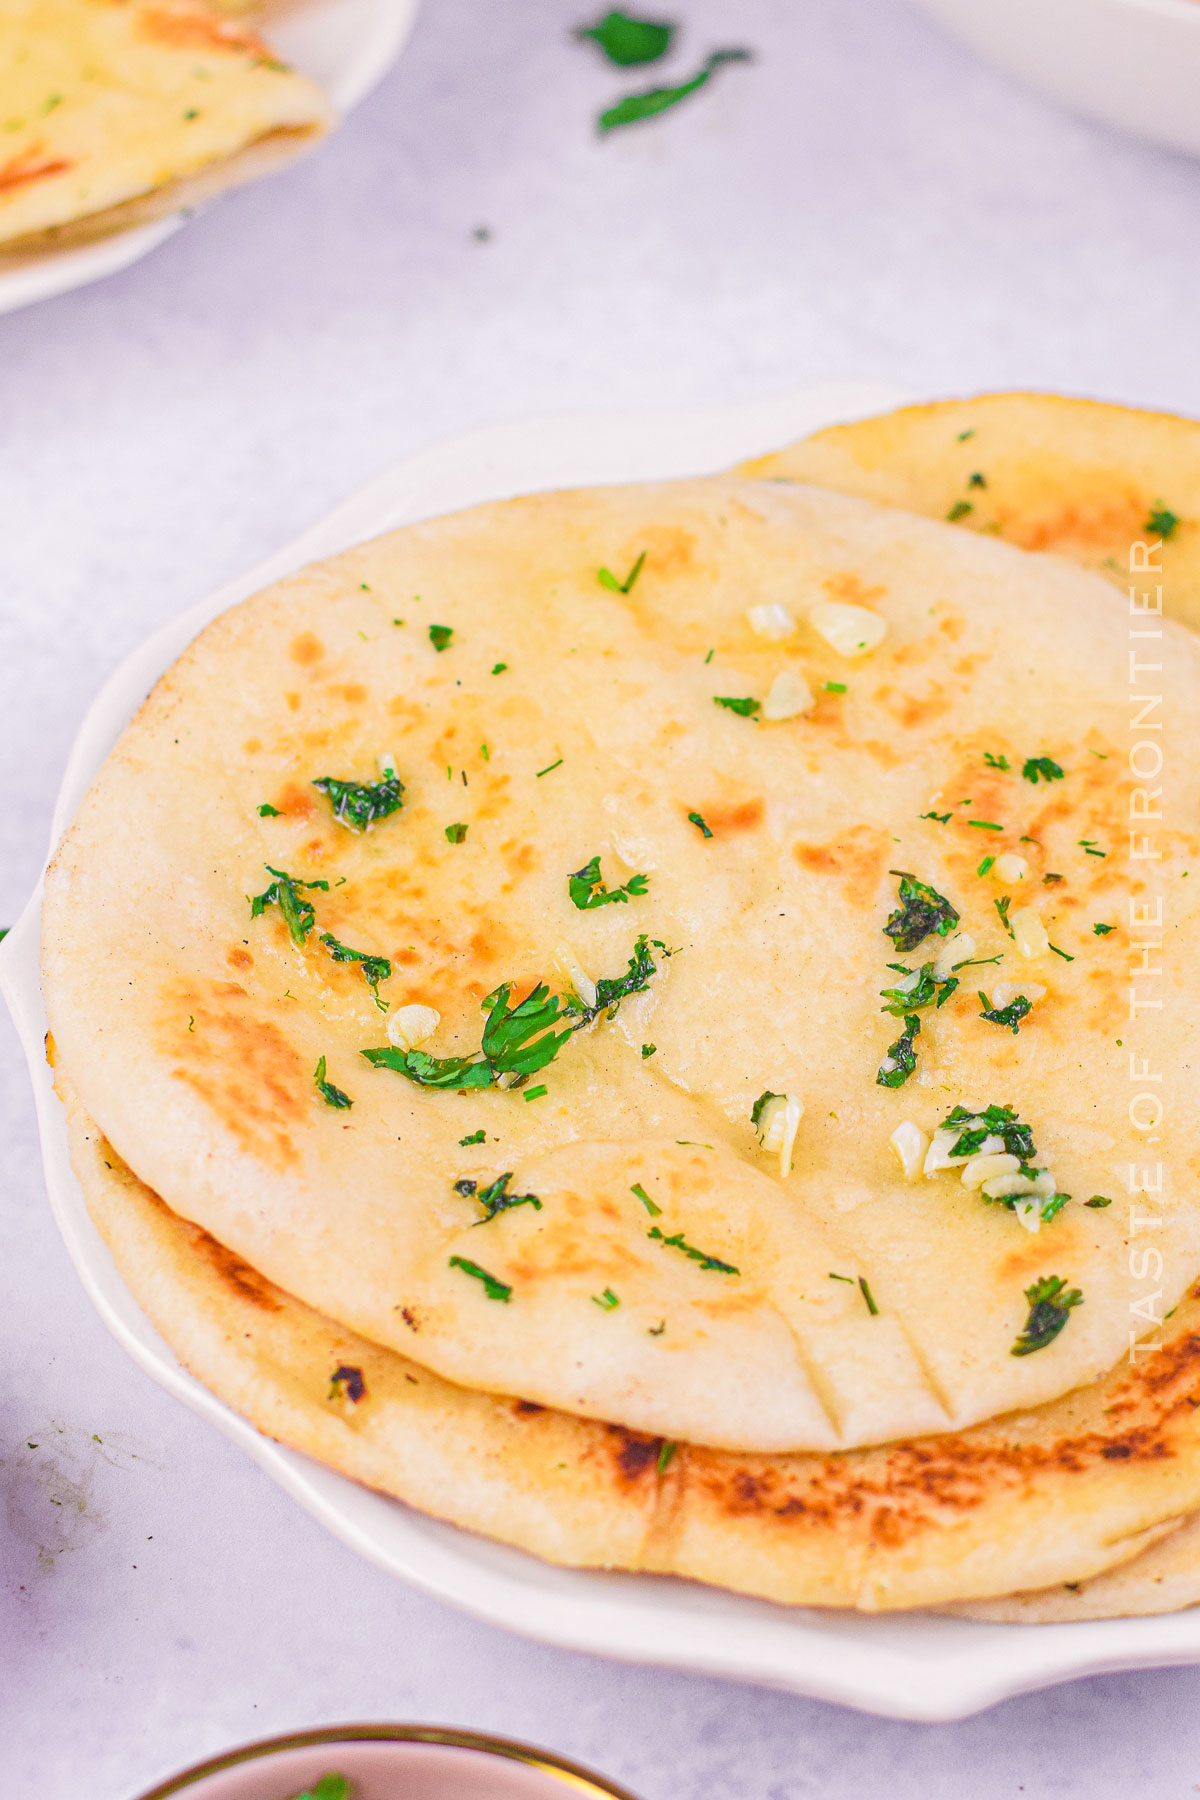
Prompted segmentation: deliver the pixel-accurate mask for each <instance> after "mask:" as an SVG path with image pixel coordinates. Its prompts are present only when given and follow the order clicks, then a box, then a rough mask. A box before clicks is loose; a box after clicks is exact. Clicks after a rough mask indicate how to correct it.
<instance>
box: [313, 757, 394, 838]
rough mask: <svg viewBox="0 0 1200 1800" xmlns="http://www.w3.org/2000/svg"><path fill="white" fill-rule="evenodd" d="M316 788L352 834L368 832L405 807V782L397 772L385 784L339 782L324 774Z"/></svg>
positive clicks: (335, 815)
mask: <svg viewBox="0 0 1200 1800" xmlns="http://www.w3.org/2000/svg"><path fill="white" fill-rule="evenodd" d="M313 786H314V787H315V788H317V789H319V791H320V792H321V793H322V794H324V795H325V797H326V798H327V800H328V801H329V804H330V805H331V806H332V808H333V816H334V818H335V819H336V820H337V822H338V824H339V825H348V826H349V827H350V830H351V831H366V829H367V827H368V826H370V825H374V824H375V823H376V822H377V821H378V820H380V819H386V818H388V817H390V815H391V814H392V813H394V812H399V811H400V808H401V807H402V806H403V805H404V783H403V782H402V781H401V780H400V777H399V776H398V775H397V774H396V771H395V770H394V769H389V770H388V772H387V773H386V774H385V775H384V777H383V780H382V781H340V780H339V779H338V778H337V776H335V775H322V776H321V777H320V778H319V779H318V780H317V781H314V782H313Z"/></svg>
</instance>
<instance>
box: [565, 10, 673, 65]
mask: <svg viewBox="0 0 1200 1800" xmlns="http://www.w3.org/2000/svg"><path fill="white" fill-rule="evenodd" d="M674 32H675V27H674V25H669V24H666V23H665V22H664V23H661V24H659V23H656V22H655V21H654V20H653V19H632V18H630V16H629V14H628V13H623V12H610V13H606V14H605V16H604V18H602V19H598V20H597V21H596V23H595V24H594V25H581V26H580V27H579V29H578V31H577V32H576V33H575V36H576V37H577V38H582V39H588V38H590V39H591V41H592V42H593V43H594V44H597V45H599V47H600V49H601V50H603V52H604V54H605V56H607V58H608V60H609V62H611V63H618V64H619V65H620V66H621V67H622V68H629V67H630V66H631V65H632V64H634V63H648V62H657V61H658V59H659V57H660V56H665V55H666V53H667V51H668V50H669V49H670V46H671V39H672V37H673V36H674Z"/></svg>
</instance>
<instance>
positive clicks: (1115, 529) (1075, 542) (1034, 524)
mask: <svg viewBox="0 0 1200 1800" xmlns="http://www.w3.org/2000/svg"><path fill="white" fill-rule="evenodd" d="M1112 480H1113V478H1112V477H1111V476H1108V477H1106V476H1103V475H1099V476H1097V477H1096V483H1095V487H1094V489H1093V491H1092V492H1090V493H1089V494H1088V495H1087V497H1086V499H1082V500H1081V499H1070V500H1064V501H1063V502H1061V504H1060V505H1059V506H1058V507H1057V508H1056V509H1055V510H1054V511H1053V512H1046V513H1043V514H1041V515H1040V516H1039V515H1036V514H1035V515H1033V516H1029V515H1028V514H1026V515H1024V516H1018V517H1016V518H1011V519H1006V520H1005V521H1004V522H1003V526H1002V530H1003V534H1004V536H1005V537H1006V538H1007V539H1008V540H1009V542H1010V543H1013V544H1020V545H1021V547H1022V549H1024V550H1052V551H1055V552H1056V553H1057V554H1058V555H1060V556H1076V557H1078V556H1080V555H1083V556H1088V555H1092V556H1099V555H1102V554H1103V553H1104V552H1106V551H1108V550H1111V549H1113V548H1114V547H1116V548H1119V550H1120V552H1121V554H1122V556H1123V557H1124V556H1127V555H1128V550H1129V545H1130V543H1131V542H1132V541H1133V540H1134V539H1135V538H1140V537H1141V536H1142V527H1143V525H1144V523H1145V520H1146V515H1147V514H1148V513H1149V511H1150V509H1151V501H1150V499H1149V498H1148V497H1147V496H1144V495H1139V494H1135V493H1133V492H1132V491H1131V490H1130V489H1129V488H1128V487H1127V486H1123V485H1122V486H1121V487H1118V486H1115V485H1114V486H1113V487H1111V488H1109V489H1108V491H1107V492H1106V491H1105V487H1106V485H1107V483H1108V482H1110V481H1112Z"/></svg>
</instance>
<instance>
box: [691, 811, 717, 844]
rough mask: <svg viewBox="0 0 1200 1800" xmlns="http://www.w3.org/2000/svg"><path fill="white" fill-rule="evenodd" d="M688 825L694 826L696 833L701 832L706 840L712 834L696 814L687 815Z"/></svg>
mask: <svg viewBox="0 0 1200 1800" xmlns="http://www.w3.org/2000/svg"><path fill="white" fill-rule="evenodd" d="M688 823H689V825H694V826H695V827H696V829H697V830H698V831H700V832H702V833H703V835H704V836H705V837H706V838H710V837H711V836H712V832H711V831H710V830H709V828H708V826H707V825H706V824H705V823H704V820H703V819H702V818H701V816H700V814H699V813H698V812H690V813H689V814H688Z"/></svg>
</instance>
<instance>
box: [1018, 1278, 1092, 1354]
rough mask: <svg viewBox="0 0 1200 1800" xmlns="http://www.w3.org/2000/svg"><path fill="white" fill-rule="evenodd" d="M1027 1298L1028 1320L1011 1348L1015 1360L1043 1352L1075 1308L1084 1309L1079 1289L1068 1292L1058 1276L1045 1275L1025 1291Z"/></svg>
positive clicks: (1071, 1289) (1064, 1283)
mask: <svg viewBox="0 0 1200 1800" xmlns="http://www.w3.org/2000/svg"><path fill="white" fill-rule="evenodd" d="M1025 1298H1026V1299H1027V1300H1028V1302H1029V1317H1028V1318H1027V1319H1026V1321H1025V1324H1024V1325H1023V1327H1022V1328H1021V1333H1020V1336H1019V1337H1018V1338H1017V1341H1016V1343H1015V1344H1014V1345H1013V1347H1012V1354H1013V1355H1014V1356H1031V1355H1032V1354H1033V1352H1034V1351H1035V1350H1044V1349H1045V1348H1046V1345H1047V1344H1052V1343H1053V1342H1054V1340H1055V1338H1056V1337H1057V1336H1058V1334H1059V1332H1060V1331H1061V1330H1062V1328H1063V1326H1064V1325H1065V1324H1066V1322H1067V1320H1068V1319H1069V1318H1070V1316H1071V1309H1072V1307H1075V1306H1082V1305H1083V1295H1082V1294H1081V1293H1080V1291H1079V1289H1078V1288H1070V1289H1068V1288H1067V1284H1066V1282H1065V1281H1064V1280H1063V1279H1062V1277H1061V1276H1058V1275H1043V1276H1042V1278H1041V1280H1040V1281H1035V1282H1034V1283H1033V1286H1032V1287H1027V1288H1026V1289H1025Z"/></svg>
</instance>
